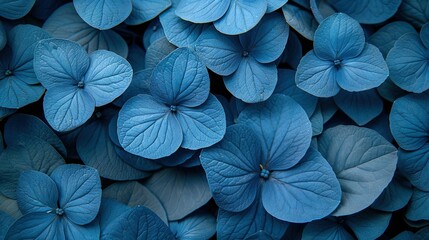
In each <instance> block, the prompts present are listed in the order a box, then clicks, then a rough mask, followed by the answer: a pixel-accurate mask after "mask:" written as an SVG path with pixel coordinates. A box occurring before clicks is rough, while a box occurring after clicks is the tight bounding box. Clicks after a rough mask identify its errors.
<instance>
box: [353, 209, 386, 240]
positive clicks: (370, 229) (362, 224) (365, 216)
mask: <svg viewBox="0 0 429 240" xmlns="http://www.w3.org/2000/svg"><path fill="white" fill-rule="evenodd" d="M391 218H392V214H391V213H386V212H380V211H375V210H372V209H370V208H368V209H365V210H364V211H361V212H359V213H357V214H354V215H351V216H349V217H347V219H346V223H347V225H348V226H349V227H350V228H351V229H352V230H353V232H354V233H355V234H356V236H357V237H358V239H377V238H378V237H380V236H381V235H382V234H383V233H384V232H385V231H386V229H387V227H388V226H389V222H390V219H391Z"/></svg>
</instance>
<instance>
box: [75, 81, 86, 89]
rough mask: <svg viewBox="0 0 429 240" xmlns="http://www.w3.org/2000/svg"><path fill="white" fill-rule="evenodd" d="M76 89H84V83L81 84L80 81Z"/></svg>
mask: <svg viewBox="0 0 429 240" xmlns="http://www.w3.org/2000/svg"><path fill="white" fill-rule="evenodd" d="M77 87H78V88H83V87H85V83H84V82H82V81H80V82H78V83H77Z"/></svg>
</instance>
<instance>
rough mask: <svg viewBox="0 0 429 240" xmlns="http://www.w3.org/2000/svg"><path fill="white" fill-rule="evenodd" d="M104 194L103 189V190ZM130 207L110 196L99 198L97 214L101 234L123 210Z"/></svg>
mask: <svg viewBox="0 0 429 240" xmlns="http://www.w3.org/2000/svg"><path fill="white" fill-rule="evenodd" d="M103 195H104V191H103ZM130 209H131V207H129V206H127V205H125V204H123V203H120V202H118V201H116V200H114V199H112V198H105V197H103V198H102V199H101V205H100V215H99V217H98V218H99V223H100V231H101V234H103V233H104V232H105V231H106V229H109V227H110V225H111V224H112V222H115V219H117V218H118V217H119V216H121V215H122V214H123V213H124V212H126V211H128V210H130Z"/></svg>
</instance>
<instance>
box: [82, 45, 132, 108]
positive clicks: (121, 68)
mask: <svg viewBox="0 0 429 240" xmlns="http://www.w3.org/2000/svg"><path fill="white" fill-rule="evenodd" d="M132 76H133V69H132V68H131V65H130V64H129V63H128V61H127V60H125V59H124V58H122V57H121V56H119V55H117V54H115V53H113V52H109V51H106V50H99V51H95V52H93V53H91V55H90V64H89V68H88V71H87V72H86V74H85V78H84V79H83V84H84V87H83V89H84V90H85V91H87V92H88V93H89V94H90V95H91V96H92V97H93V98H94V100H95V106H96V107H99V106H103V105H106V104H108V103H110V102H112V101H113V100H114V99H115V98H117V97H119V96H120V95H121V94H122V93H123V92H124V91H125V90H126V89H127V88H128V86H129V85H130V83H131V80H132Z"/></svg>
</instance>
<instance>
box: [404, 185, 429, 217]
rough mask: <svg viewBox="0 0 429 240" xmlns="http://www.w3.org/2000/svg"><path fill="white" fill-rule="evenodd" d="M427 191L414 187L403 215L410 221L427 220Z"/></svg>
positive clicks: (428, 193)
mask: <svg viewBox="0 0 429 240" xmlns="http://www.w3.org/2000/svg"><path fill="white" fill-rule="evenodd" d="M428 206H429V192H425V191H422V190H420V189H418V188H414V192H413V196H412V197H411V200H410V203H409V205H408V209H407V212H406V213H405V217H406V218H407V219H409V220H411V221H419V220H429V213H428V211H427V209H428Z"/></svg>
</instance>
